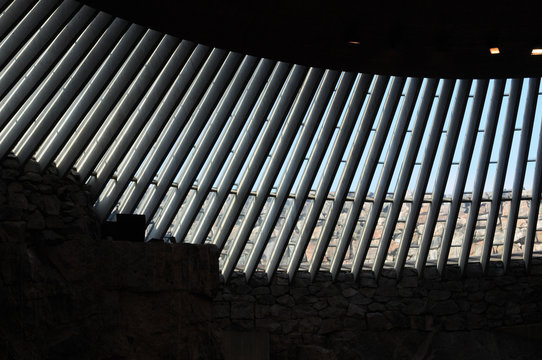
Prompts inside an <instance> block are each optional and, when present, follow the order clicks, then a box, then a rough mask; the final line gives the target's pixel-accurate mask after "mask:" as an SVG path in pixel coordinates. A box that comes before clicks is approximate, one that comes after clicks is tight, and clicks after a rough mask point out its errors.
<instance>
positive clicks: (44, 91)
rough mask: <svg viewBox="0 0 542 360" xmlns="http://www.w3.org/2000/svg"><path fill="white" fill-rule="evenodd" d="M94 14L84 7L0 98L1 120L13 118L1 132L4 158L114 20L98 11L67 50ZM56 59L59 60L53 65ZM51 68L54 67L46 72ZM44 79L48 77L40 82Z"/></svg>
mask: <svg viewBox="0 0 542 360" xmlns="http://www.w3.org/2000/svg"><path fill="white" fill-rule="evenodd" d="M94 15H96V12H95V11H93V10H91V9H90V8H88V7H83V8H82V9H81V10H80V11H79V12H78V13H77V14H75V16H74V17H73V18H72V19H71V21H70V22H69V23H68V24H67V25H66V26H65V27H64V29H62V31H61V32H60V34H59V35H58V36H57V37H56V38H55V39H54V41H53V42H52V43H51V44H50V45H49V46H48V47H47V49H46V50H45V51H44V53H43V54H42V55H41V56H39V58H38V59H37V60H36V61H35V62H34V64H33V65H32V66H31V67H30V69H29V70H28V71H27V72H26V73H25V74H24V76H23V78H22V79H20V80H19V81H18V83H17V84H16V85H15V86H13V87H12V88H11V90H10V91H9V92H8V94H7V95H6V96H5V97H4V98H3V99H2V100H1V101H0V122H4V121H7V120H9V123H8V124H6V127H5V128H4V129H3V131H2V133H3V134H4V135H1V134H0V138H2V140H0V157H2V156H4V155H5V154H6V153H7V152H8V151H11V150H13V146H14V145H15V144H17V141H19V139H20V138H21V136H22V135H23V134H24V132H25V130H26V129H27V128H28V127H29V126H30V124H31V123H32V122H33V120H34V119H35V118H36V115H37V114H38V112H39V111H40V110H41V109H42V107H43V106H44V104H46V103H47V102H48V100H49V97H50V94H54V91H55V89H56V88H57V87H58V86H59V85H60V83H61V82H62V81H63V80H64V78H65V77H66V76H67V74H68V72H69V71H70V70H71V69H72V68H73V66H74V65H75V64H76V63H77V62H78V61H79V59H80V58H81V57H82V56H83V55H84V53H85V51H87V49H88V47H89V46H90V45H91V43H93V42H94V41H95V39H96V37H97V35H99V34H100V33H101V32H102V30H103V29H104V28H105V26H106V25H107V24H108V23H109V22H110V21H111V16H108V15H105V14H98V16H97V17H95V18H94V19H93V20H92V22H91V23H90V24H89V26H88V27H87V28H86V29H85V30H84V31H83V33H82V34H81V36H79V37H78V39H77V40H78V41H77V42H76V43H75V44H73V46H71V47H70V48H69V49H68V50H67V51H66V48H67V47H68V45H70V43H71V42H72V41H73V40H74V38H75V37H76V35H77V34H79V33H80V32H81V30H82V29H83V27H84V26H85V25H86V24H87V23H88V22H89V21H90V19H91V17H92V16H94ZM61 54H65V55H64V56H62V58H61V59H59V60H58V61H57V57H58V56H60V55H61ZM55 61H57V63H56V65H55V66H54V67H53V65H54V62H55ZM49 68H53V70H52V71H49V73H48V75H46V71H48V70H49ZM43 78H45V79H44V80H43V81H42V82H41V83H40V81H41V80H42V79H43ZM34 88H35V90H34ZM27 96H28V98H27ZM23 102H24V103H23ZM14 112H15V114H14ZM19 160H20V159H19Z"/></svg>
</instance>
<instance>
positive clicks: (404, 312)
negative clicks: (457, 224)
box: [214, 261, 542, 359]
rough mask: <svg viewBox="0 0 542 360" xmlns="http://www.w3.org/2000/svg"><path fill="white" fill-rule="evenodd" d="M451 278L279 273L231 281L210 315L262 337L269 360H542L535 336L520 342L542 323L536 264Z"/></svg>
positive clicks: (429, 273)
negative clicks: (267, 277) (265, 336)
mask: <svg viewBox="0 0 542 360" xmlns="http://www.w3.org/2000/svg"><path fill="white" fill-rule="evenodd" d="M457 270H458V269H457V268H449V269H448V270H447V274H446V276H445V278H444V279H442V278H441V276H439V274H438V273H437V272H436V269H435V268H434V267H429V268H427V270H426V272H425V274H424V276H423V278H422V279H418V276H417V274H416V273H415V272H414V271H413V270H408V269H407V271H406V273H405V274H404V276H403V277H402V279H401V280H400V281H397V279H396V278H395V276H394V274H393V273H392V272H389V271H388V272H384V276H383V277H382V278H381V279H380V280H379V281H378V282H377V281H375V280H374V279H373V278H372V276H371V275H370V274H363V275H362V277H361V279H360V281H354V278H353V276H352V275H351V274H349V273H343V274H341V275H340V278H339V279H338V280H337V281H336V282H333V281H332V279H331V276H330V274H329V273H320V274H318V276H317V277H316V280H315V281H314V282H311V281H310V279H309V277H308V274H307V273H298V274H297V277H296V279H295V281H293V283H291V284H289V282H288V277H287V276H286V275H285V274H284V273H278V274H277V275H276V276H275V277H274V278H273V279H272V282H271V284H270V286H267V285H266V282H265V279H264V277H263V275H260V274H258V273H256V275H255V276H254V278H252V279H251V280H250V282H249V283H247V282H246V281H245V278H244V277H243V276H240V275H238V276H236V277H234V278H233V279H231V280H230V281H229V282H228V283H227V284H222V287H221V290H220V292H219V294H218V296H217V297H216V298H215V304H214V317H215V319H216V321H217V324H218V326H219V327H220V328H222V329H228V330H231V329H234V330H237V331H251V332H252V331H261V332H268V333H269V334H270V343H271V344H270V346H271V359H299V358H306V359H313V358H314V359H395V358H397V359H403V358H404V359H410V358H420V359H422V358H436V359H448V358H450V359H456V358H473V359H474V358H477V359H484V358H496V356H498V357H500V358H503V359H507V358H510V357H508V355H510V356H512V355H513V356H514V357H511V358H516V357H515V356H519V357H517V358H522V359H523V358H524V359H531V358H533V359H539V358H542V355H539V354H538V351H537V349H536V348H537V347H538V345H537V344H538V342H539V341H540V340H541V337H540V335H539V336H538V338H537V340H533V338H532V337H529V336H526V335H525V334H531V336H532V333H534V331H532V329H533V326H534V327H535V328H536V329H538V330H537V331H538V333H539V330H540V324H542V263H541V262H540V261H538V262H536V264H535V266H534V268H533V270H532V273H531V274H530V275H526V274H525V270H524V269H523V265H522V264H521V263H515V264H514V267H513V269H512V270H511V271H510V273H508V274H503V269H502V264H501V263H492V266H491V269H490V271H489V274H488V275H487V276H482V273H481V270H480V268H479V267H478V266H476V265H472V266H471V267H470V268H469V270H470V271H469V275H468V276H467V277H465V278H461V277H460V276H459V273H458V271H457ZM499 334H503V335H502V336H501V335H499ZM501 337H502V338H503V339H504V340H503V339H501ZM450 347H451V348H453V349H454V350H453V351H448V352H445V350H446V349H448V350H449V349H450ZM488 349H489V350H490V351H489V352H488ZM522 355H524V356H525V357H521V356H522ZM532 356H534V357H532Z"/></svg>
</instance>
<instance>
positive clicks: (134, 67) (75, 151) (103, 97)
mask: <svg viewBox="0 0 542 360" xmlns="http://www.w3.org/2000/svg"><path fill="white" fill-rule="evenodd" d="M160 37H161V35H160V33H158V32H156V31H152V30H149V31H147V33H146V34H145V35H144V36H143V38H142V39H141V40H140V41H139V43H138V44H137V45H136V47H135V49H134V50H133V51H132V52H131V53H130V55H129V56H128V58H127V59H126V61H124V63H123V64H122V66H121V68H120V69H119V71H118V72H117V73H116V74H115V77H114V78H113V79H112V80H111V82H110V83H109V84H108V85H107V88H106V89H105V91H103V92H102V93H101V94H100V97H99V98H98V100H97V101H96V102H95V103H94V105H93V106H92V107H91V108H90V109H89V110H88V112H87V113H86V115H85V116H84V117H83V118H82V119H81V120H80V121H81V123H80V125H79V126H78V128H77V130H76V131H75V133H74V134H73V135H72V136H71V138H70V140H68V142H67V143H66V145H65V146H64V149H63V151H61V152H60V154H59V156H58V157H57V158H56V165H57V168H58V172H59V174H65V173H66V172H68V171H69V170H70V169H71V168H72V166H73V165H74V163H75V161H76V159H77V158H78V157H79V156H80V155H81V153H82V151H83V149H84V147H85V146H86V145H87V144H88V142H89V141H90V139H91V137H92V136H93V135H94V133H95V131H96V130H97V129H98V128H99V127H100V126H101V124H103V122H104V121H105V117H106V114H107V113H108V112H109V110H110V109H111V108H112V107H113V105H114V103H115V101H117V99H118V98H119V96H120V94H121V92H122V91H123V90H124V89H125V88H126V87H127V86H128V84H129V83H130V81H131V79H132V78H133V76H134V75H135V74H137V72H138V69H139V68H140V67H141V66H142V65H143V63H144V61H145V59H146V58H147V56H148V55H149V53H150V52H151V51H152V50H153V49H154V48H155V46H156V44H157V43H158V41H159V40H160Z"/></svg>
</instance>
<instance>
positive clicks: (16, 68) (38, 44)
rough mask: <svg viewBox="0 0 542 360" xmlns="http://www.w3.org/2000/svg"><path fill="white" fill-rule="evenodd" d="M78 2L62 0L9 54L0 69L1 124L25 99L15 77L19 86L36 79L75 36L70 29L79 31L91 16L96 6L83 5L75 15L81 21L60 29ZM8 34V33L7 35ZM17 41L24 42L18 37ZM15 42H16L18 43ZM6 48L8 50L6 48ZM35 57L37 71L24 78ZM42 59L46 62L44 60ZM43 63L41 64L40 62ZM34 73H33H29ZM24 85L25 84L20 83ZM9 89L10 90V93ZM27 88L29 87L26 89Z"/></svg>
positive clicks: (1, 124)
mask: <svg viewBox="0 0 542 360" xmlns="http://www.w3.org/2000/svg"><path fill="white" fill-rule="evenodd" d="M79 7H80V5H79V4H77V3H75V2H71V1H65V2H63V3H62V4H60V6H59V7H58V8H57V9H56V10H55V11H54V12H53V14H52V15H51V16H50V17H49V18H48V19H47V20H46V21H45V23H43V25H41V27H40V28H39V29H38V30H37V31H36V32H35V33H34V35H33V36H32V37H31V38H30V39H29V40H28V41H26V43H25V45H24V46H23V47H22V48H21V49H20V50H19V51H17V53H16V54H15V55H14V56H13V57H12V58H11V60H10V61H9V63H8V64H7V65H6V66H5V67H4V68H3V69H2V71H1V72H0V96H2V97H3V98H2V102H0V114H1V115H2V116H1V117H0V128H1V127H3V126H4V125H5V124H6V122H7V120H8V119H9V118H10V117H9V116H10V115H11V114H12V112H13V111H14V109H15V108H16V105H18V104H19V103H20V102H21V101H23V100H24V99H25V97H26V96H25V94H24V92H25V91H24V90H22V89H21V92H20V93H19V92H18V91H17V87H18V86H17V85H15V84H16V82H17V80H20V84H18V85H19V86H20V85H21V83H22V84H24V85H26V87H29V86H28V84H29V83H31V82H32V81H37V80H36V79H35V78H34V77H35V76H36V73H37V72H40V71H41V72H45V71H46V70H47V67H48V65H49V66H50V64H51V63H52V62H53V61H54V60H55V59H56V58H57V57H58V56H59V55H60V53H61V51H63V50H61V49H62V48H64V47H65V46H66V45H67V44H66V43H65V41H71V38H73V37H74V34H73V32H74V31H76V32H79V31H80V28H82V26H81V25H85V24H87V23H88V20H89V19H90V17H91V16H92V15H93V14H95V13H96V11H95V10H91V9H89V8H84V9H83V10H82V12H81V13H80V14H79V15H76V18H79V21H82V22H83V23H82V24H79V23H77V22H72V23H71V24H69V25H68V28H71V29H68V30H66V28H64V31H62V28H63V25H64V23H65V22H66V21H67V20H68V19H69V18H70V17H71V16H72V14H74V13H75V12H76V11H77V10H78V8H79ZM59 32H60V39H59V40H58V41H55V40H53V38H54V37H56V36H57V34H58V33H59ZM9 36H11V35H9ZM20 43H23V39H21V41H20ZM20 43H19V44H17V45H20ZM47 44H50V46H49V49H50V52H48V53H46V54H43V53H42V49H43V48H44V47H45V46H46V45H47ZM2 45H4V44H3V43H2V44H0V63H2V61H1V57H2V55H3V51H4V49H3V46H2ZM6 51H8V50H6ZM36 58H38V59H39V60H38V62H37V65H38V67H37V69H36V72H33V71H32V70H33V69H32V68H31V69H30V71H29V72H30V75H31V78H30V79H28V82H26V81H25V80H26V79H25V77H24V75H23V74H24V72H25V71H27V69H28V67H29V66H30V64H31V62H32V61H34V60H35V59H36ZM44 63H45V64H44ZM39 65H42V66H43V67H45V68H43V67H42V66H39ZM32 75H34V77H33V76H32ZM23 89H24V86H23ZM10 90H11V93H10ZM26 91H28V89H27V90H26Z"/></svg>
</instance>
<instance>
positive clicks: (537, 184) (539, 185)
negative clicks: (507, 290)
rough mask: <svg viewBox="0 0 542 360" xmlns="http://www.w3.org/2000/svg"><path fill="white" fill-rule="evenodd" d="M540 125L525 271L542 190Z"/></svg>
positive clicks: (541, 137) (527, 266)
mask: <svg viewBox="0 0 542 360" xmlns="http://www.w3.org/2000/svg"><path fill="white" fill-rule="evenodd" d="M540 174H542V127H540V133H539V136H538V149H537V152H536V164H535V170H534V174H533V190H532V198H531V208H530V209H529V220H528V225H527V236H526V237H525V251H524V252H523V260H524V261H525V268H526V269H527V271H530V269H531V261H532V257H533V248H534V240H535V237H536V231H537V226H538V213H539V211H540V192H541V191H542V176H540Z"/></svg>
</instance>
